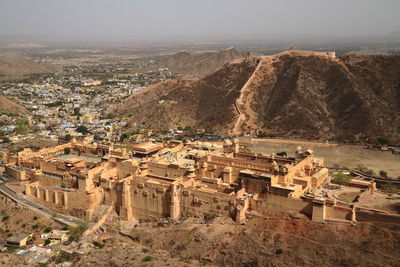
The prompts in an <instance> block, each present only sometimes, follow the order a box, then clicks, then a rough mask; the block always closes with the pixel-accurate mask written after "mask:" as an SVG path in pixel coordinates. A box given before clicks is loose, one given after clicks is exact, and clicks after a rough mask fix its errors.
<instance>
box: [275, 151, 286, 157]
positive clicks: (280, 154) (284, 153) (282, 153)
mask: <svg viewBox="0 0 400 267" xmlns="http://www.w3.org/2000/svg"><path fill="white" fill-rule="evenodd" d="M276 155H277V156H281V157H287V154H286V152H285V151H282V152H279V153H276Z"/></svg>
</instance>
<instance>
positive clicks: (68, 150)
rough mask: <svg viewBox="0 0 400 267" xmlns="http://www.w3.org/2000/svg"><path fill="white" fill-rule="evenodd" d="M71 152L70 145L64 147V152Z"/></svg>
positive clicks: (66, 153)
mask: <svg viewBox="0 0 400 267" xmlns="http://www.w3.org/2000/svg"><path fill="white" fill-rule="evenodd" d="M69 153H71V148H69V147H66V148H64V154H65V155H68V154H69Z"/></svg>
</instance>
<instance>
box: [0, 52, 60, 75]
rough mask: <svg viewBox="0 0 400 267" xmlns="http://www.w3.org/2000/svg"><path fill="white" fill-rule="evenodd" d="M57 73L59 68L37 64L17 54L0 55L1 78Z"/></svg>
mask: <svg viewBox="0 0 400 267" xmlns="http://www.w3.org/2000/svg"><path fill="white" fill-rule="evenodd" d="M56 71H57V68H56V67H55V66H53V65H50V64H44V63H37V62H35V61H33V60H29V59H27V58H24V57H23V56H20V55H16V54H11V53H4V54H0V76H24V75H32V74H43V73H53V72H56Z"/></svg>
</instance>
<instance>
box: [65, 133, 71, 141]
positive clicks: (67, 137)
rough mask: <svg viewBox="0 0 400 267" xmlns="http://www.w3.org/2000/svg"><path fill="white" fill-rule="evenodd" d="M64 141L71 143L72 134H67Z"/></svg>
mask: <svg viewBox="0 0 400 267" xmlns="http://www.w3.org/2000/svg"><path fill="white" fill-rule="evenodd" d="M64 139H65V140H67V141H71V139H72V136H71V135H70V134H66V135H65V136H64Z"/></svg>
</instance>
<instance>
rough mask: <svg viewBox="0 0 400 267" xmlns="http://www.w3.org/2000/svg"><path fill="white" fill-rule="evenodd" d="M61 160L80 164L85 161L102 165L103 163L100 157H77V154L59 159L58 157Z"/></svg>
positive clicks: (61, 156) (59, 157)
mask: <svg viewBox="0 0 400 267" xmlns="http://www.w3.org/2000/svg"><path fill="white" fill-rule="evenodd" d="M56 158H57V159H59V160H63V161H66V162H71V163H74V162H79V161H81V160H83V161H85V162H92V163H100V162H101V158H99V157H94V156H86V155H80V156H79V155H77V154H67V155H60V156H58V157H56Z"/></svg>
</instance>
